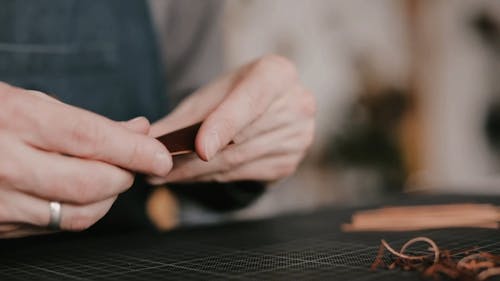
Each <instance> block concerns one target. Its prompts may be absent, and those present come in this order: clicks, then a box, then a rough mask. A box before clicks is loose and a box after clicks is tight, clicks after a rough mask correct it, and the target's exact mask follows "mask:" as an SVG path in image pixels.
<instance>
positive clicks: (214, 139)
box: [205, 132, 220, 161]
mask: <svg viewBox="0 0 500 281" xmlns="http://www.w3.org/2000/svg"><path fill="white" fill-rule="evenodd" d="M219 147H220V139H219V134H217V132H214V133H212V134H210V135H209V137H208V138H207V140H206V141H205V153H206V156H207V159H206V160H207V161H208V160H210V159H212V158H213V157H214V156H215V154H216V153H217V151H218V150H219Z"/></svg>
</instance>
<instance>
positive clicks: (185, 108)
mask: <svg viewBox="0 0 500 281" xmlns="http://www.w3.org/2000/svg"><path fill="white" fill-rule="evenodd" d="M244 70H245V68H243V69H242V70H241V71H239V72H231V73H228V74H226V75H224V76H223V77H221V78H219V79H217V80H216V81H214V82H212V83H211V84H209V85H207V86H205V87H203V88H201V89H199V90H197V91H196V92H194V93H193V94H191V95H189V96H188V97H187V98H185V99H184V100H183V101H182V102H181V103H180V104H179V105H178V106H177V107H176V108H175V109H174V110H173V111H172V112H171V113H170V114H168V115H167V116H166V117H164V118H163V119H161V120H159V121H157V122H155V123H154V124H153V125H152V126H151V131H150V135H151V136H153V137H158V136H160V135H163V134H166V133H169V132H173V131H175V130H178V129H180V128H184V127H187V126H189V125H192V124H195V123H199V122H201V121H203V120H204V119H205V118H206V117H207V115H208V114H209V113H210V112H212V111H213V110H214V109H215V108H216V107H217V105H219V104H220V103H221V102H222V100H223V99H224V97H225V96H226V95H227V94H228V92H229V90H230V89H231V87H232V85H233V83H234V81H235V80H237V77H238V76H239V75H240V72H242V71H244Z"/></svg>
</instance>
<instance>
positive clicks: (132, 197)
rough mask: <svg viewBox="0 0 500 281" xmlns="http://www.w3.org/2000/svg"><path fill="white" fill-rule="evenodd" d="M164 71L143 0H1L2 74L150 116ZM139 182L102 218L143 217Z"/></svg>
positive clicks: (117, 111) (121, 221) (115, 115)
mask: <svg viewBox="0 0 500 281" xmlns="http://www.w3.org/2000/svg"><path fill="white" fill-rule="evenodd" d="M164 77H165V76H164V75H163V69H162V65H161V59H160V58H159V54H158V50H157V45H156V41H155V36H154V32H153V28H152V23H151V20H150V15H149V10H148V6H147V3H146V1H145V0H0V81H5V82H7V83H10V84H14V85H17V86H20V87H23V88H27V89H35V90H40V91H43V92H46V93H50V94H52V95H54V96H56V97H57V98H59V99H60V100H62V101H64V102H66V103H69V104H72V105H75V106H78V107H82V108H85V109H88V110H91V111H94V112H97V113H99V114H102V115H104V116H107V117H109V118H111V119H114V120H127V119H130V118H132V117H136V116H139V115H143V116H146V117H147V118H149V120H151V121H154V120H157V119H158V118H160V117H162V116H163V115H164V114H166V112H165V110H166V109H167V104H166V98H165V84H164V82H165V79H164ZM136 185H141V186H139V187H138V186H136V187H135V188H133V189H132V190H131V191H129V192H127V193H126V194H125V195H124V196H121V197H120V199H119V200H118V202H117V203H116V204H115V206H114V207H113V208H112V211H111V212H110V215H108V216H107V217H106V218H105V219H104V220H103V222H101V223H100V224H101V225H105V224H107V225H110V224H111V225H113V226H114V228H116V227H118V226H135V225H144V224H146V223H147V220H146V219H145V215H144V199H145V197H146V189H147V188H145V186H144V184H143V183H141V182H140V181H139V183H136Z"/></svg>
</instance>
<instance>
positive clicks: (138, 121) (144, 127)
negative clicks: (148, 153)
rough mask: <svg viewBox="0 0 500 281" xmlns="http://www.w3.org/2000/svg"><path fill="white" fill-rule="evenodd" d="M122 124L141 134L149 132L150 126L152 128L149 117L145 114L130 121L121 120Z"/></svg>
mask: <svg viewBox="0 0 500 281" xmlns="http://www.w3.org/2000/svg"><path fill="white" fill-rule="evenodd" d="M120 124H121V125H122V126H123V127H124V128H126V129H128V130H130V131H132V132H135V133H139V134H143V135H147V134H148V133H149V128H150V124H149V121H148V119H146V117H143V116H139V117H136V118H134V119H131V120H129V121H125V122H120Z"/></svg>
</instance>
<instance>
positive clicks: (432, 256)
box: [371, 237, 500, 281]
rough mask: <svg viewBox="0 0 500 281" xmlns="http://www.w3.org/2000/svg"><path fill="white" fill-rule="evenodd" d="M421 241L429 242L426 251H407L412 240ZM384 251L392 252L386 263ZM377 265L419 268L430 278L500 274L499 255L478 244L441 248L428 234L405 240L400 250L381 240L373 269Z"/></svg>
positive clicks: (471, 279)
mask: <svg viewBox="0 0 500 281" xmlns="http://www.w3.org/2000/svg"><path fill="white" fill-rule="evenodd" d="M422 242H423V243H426V244H428V245H429V246H430V247H429V248H428V250H429V254H424V255H422V254H419V255H412V254H408V253H407V250H408V249H409V248H410V247H411V246H413V245H414V244H415V243H422ZM386 251H388V252H389V253H390V254H392V256H390V259H389V260H390V262H389V263H386V262H385V261H384V257H385V252H386ZM378 268H384V269H389V270H394V269H400V270H405V271H418V272H421V274H422V275H423V276H424V277H426V278H429V279H433V280H441V279H442V278H447V279H452V280H462V281H484V280H487V279H489V278H491V277H493V276H500V256H497V255H493V254H491V253H488V252H481V251H478V249H477V248H471V249H466V250H462V251H450V250H442V249H439V247H438V246H437V244H436V243H435V242H434V241H433V240H432V239H430V238H428V237H416V238H413V239H411V240H409V241H408V242H406V243H405V244H404V245H403V246H402V247H401V249H400V250H399V251H396V250H395V249H394V248H393V247H391V246H390V245H389V243H387V241H385V240H381V245H380V248H379V251H378V254H377V257H376V259H375V261H374V262H373V263H372V265H371V269H372V270H376V269H378Z"/></svg>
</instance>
